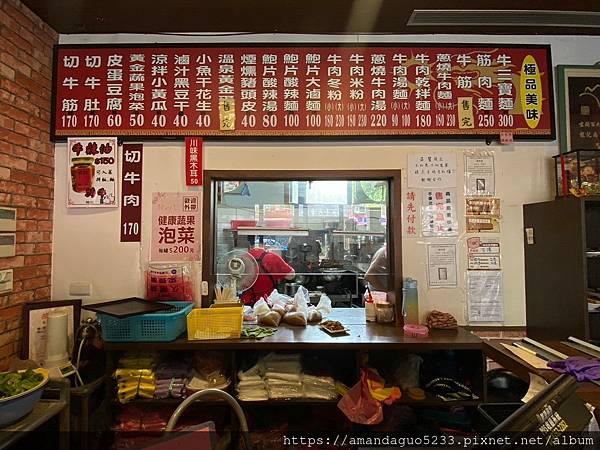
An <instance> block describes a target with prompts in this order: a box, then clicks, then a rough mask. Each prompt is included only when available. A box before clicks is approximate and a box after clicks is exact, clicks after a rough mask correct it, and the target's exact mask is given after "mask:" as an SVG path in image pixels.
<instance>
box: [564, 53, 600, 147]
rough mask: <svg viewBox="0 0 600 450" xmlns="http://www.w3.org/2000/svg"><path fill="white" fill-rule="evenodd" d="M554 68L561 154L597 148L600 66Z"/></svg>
mask: <svg viewBox="0 0 600 450" xmlns="http://www.w3.org/2000/svg"><path fill="white" fill-rule="evenodd" d="M556 70H557V83H558V110H559V112H558V123H559V143H560V151H561V153H565V152H569V151H571V150H600V65H595V66H557V67H556Z"/></svg>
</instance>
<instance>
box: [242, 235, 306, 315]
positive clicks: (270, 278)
mask: <svg viewBox="0 0 600 450" xmlns="http://www.w3.org/2000/svg"><path fill="white" fill-rule="evenodd" d="M248 253H250V254H251V255H252V257H253V258H254V259H255V260H256V262H257V263H258V269H259V274H258V278H257V279H256V282H255V283H254V284H253V285H252V286H251V287H250V288H249V289H247V290H245V291H244V292H242V295H241V300H242V302H243V303H244V304H245V305H250V306H252V305H254V304H255V303H256V302H257V301H258V300H260V299H261V298H264V297H268V296H269V294H270V293H271V292H273V289H276V288H277V285H278V284H279V283H281V282H282V281H283V280H293V279H294V277H295V276H296V272H295V271H294V269H293V268H292V266H290V265H289V264H288V263H287V262H285V260H284V259H283V258H282V257H281V256H279V255H278V254H277V253H274V252H270V251H268V250H267V249H265V248H264V247H260V246H257V247H253V248H251V249H250V250H248Z"/></svg>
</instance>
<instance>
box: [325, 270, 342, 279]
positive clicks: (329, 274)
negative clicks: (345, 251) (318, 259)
mask: <svg viewBox="0 0 600 450" xmlns="http://www.w3.org/2000/svg"><path fill="white" fill-rule="evenodd" d="M321 271H322V272H323V279H324V280H325V281H338V280H340V279H341V278H342V275H341V273H340V270H339V269H321Z"/></svg>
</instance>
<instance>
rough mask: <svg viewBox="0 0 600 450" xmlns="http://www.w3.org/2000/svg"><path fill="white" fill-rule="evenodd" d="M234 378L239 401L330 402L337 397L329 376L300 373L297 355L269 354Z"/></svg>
mask: <svg viewBox="0 0 600 450" xmlns="http://www.w3.org/2000/svg"><path fill="white" fill-rule="evenodd" d="M238 379H239V382H238V385H237V387H236V390H237V395H238V398H239V399H240V400H242V401H261V400H267V399H277V400H281V399H293V398H311V399H323V400H332V399H335V398H337V396H338V393H337V390H336V388H335V381H334V380H333V378H332V377H328V376H314V375H308V374H305V373H303V371H302V364H301V356H300V354H298V353H293V354H278V353H270V354H269V355H267V356H265V357H264V358H263V359H262V360H260V361H259V362H258V363H257V364H256V365H254V366H253V367H252V368H250V369H248V370H247V371H245V372H242V371H240V372H239V373H238Z"/></svg>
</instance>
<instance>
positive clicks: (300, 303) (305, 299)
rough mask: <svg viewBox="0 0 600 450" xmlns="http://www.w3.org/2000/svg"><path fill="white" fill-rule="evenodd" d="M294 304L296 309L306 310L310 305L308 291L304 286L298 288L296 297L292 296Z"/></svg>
mask: <svg viewBox="0 0 600 450" xmlns="http://www.w3.org/2000/svg"><path fill="white" fill-rule="evenodd" d="M294 304H295V305H296V309H297V310H300V309H304V310H307V309H308V305H310V295H309V294H308V289H306V288H305V287H304V286H300V287H299V288H298V291H297V292H296V295H294Z"/></svg>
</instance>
